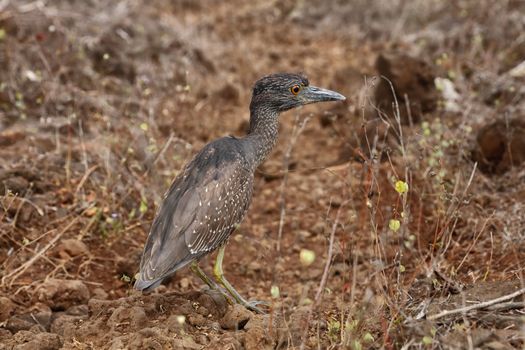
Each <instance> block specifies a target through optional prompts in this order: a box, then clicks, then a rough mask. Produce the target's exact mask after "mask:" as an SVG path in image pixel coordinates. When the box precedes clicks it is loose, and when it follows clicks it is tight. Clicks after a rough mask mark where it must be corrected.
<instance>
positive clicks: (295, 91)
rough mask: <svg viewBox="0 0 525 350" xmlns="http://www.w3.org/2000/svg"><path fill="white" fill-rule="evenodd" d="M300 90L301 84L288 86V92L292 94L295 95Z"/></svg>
mask: <svg viewBox="0 0 525 350" xmlns="http://www.w3.org/2000/svg"><path fill="white" fill-rule="evenodd" d="M299 91H301V85H297V84H296V85H294V86H292V87H291V88H290V92H291V93H292V94H294V95H297V94H298V93H299Z"/></svg>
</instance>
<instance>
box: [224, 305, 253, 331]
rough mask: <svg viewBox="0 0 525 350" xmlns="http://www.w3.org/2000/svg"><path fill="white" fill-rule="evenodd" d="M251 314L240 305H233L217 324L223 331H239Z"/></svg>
mask: <svg viewBox="0 0 525 350" xmlns="http://www.w3.org/2000/svg"><path fill="white" fill-rule="evenodd" d="M252 316H253V314H252V313H251V312H250V311H249V310H247V309H246V308H245V307H244V306H242V305H240V304H235V305H233V307H231V308H230V309H229V310H228V311H227V312H226V314H225V315H224V316H223V317H222V318H221V319H220V320H219V324H220V325H221V327H222V328H224V329H229V330H239V329H243V328H244V326H245V325H246V324H247V323H248V321H250V318H251V317H252Z"/></svg>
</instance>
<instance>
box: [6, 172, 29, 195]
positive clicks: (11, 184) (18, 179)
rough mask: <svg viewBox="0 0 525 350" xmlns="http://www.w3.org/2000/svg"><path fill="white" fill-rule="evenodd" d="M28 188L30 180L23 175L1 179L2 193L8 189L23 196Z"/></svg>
mask: <svg viewBox="0 0 525 350" xmlns="http://www.w3.org/2000/svg"><path fill="white" fill-rule="evenodd" d="M28 188H29V181H27V180H26V179H25V178H23V177H22V176H13V177H10V178H7V179H5V180H3V181H1V183H0V195H4V194H5V192H6V191H11V192H12V193H14V194H18V195H19V196H23V195H24V194H25V193H26V190H27V189H28Z"/></svg>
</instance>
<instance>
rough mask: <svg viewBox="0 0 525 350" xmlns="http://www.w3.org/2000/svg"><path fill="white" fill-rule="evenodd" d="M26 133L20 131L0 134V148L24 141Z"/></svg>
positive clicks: (7, 131) (8, 131)
mask: <svg viewBox="0 0 525 350" xmlns="http://www.w3.org/2000/svg"><path fill="white" fill-rule="evenodd" d="M25 138H26V133H24V132H21V131H10V130H6V131H3V132H1V133H0V147H9V146H11V145H14V144H15V143H17V142H18V141H21V140H24V139H25Z"/></svg>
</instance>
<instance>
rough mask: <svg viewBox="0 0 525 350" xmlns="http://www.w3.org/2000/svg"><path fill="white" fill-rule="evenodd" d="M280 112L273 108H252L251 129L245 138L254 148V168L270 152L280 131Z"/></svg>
mask: <svg viewBox="0 0 525 350" xmlns="http://www.w3.org/2000/svg"><path fill="white" fill-rule="evenodd" d="M278 117H279V112H277V111H276V110H274V109H273V108H264V107H263V106H261V107H255V108H250V130H249V132H248V135H247V136H246V137H245V138H244V139H245V140H246V141H247V144H248V145H249V147H250V148H251V149H252V153H251V154H254V159H253V160H252V161H253V162H252V163H253V165H254V169H255V168H257V167H258V166H259V164H261V163H262V162H263V161H264V160H265V159H266V158H267V157H268V155H269V154H270V152H271V151H272V149H273V147H274V146H275V143H276V142H277V137H278V133H279V122H278Z"/></svg>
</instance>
